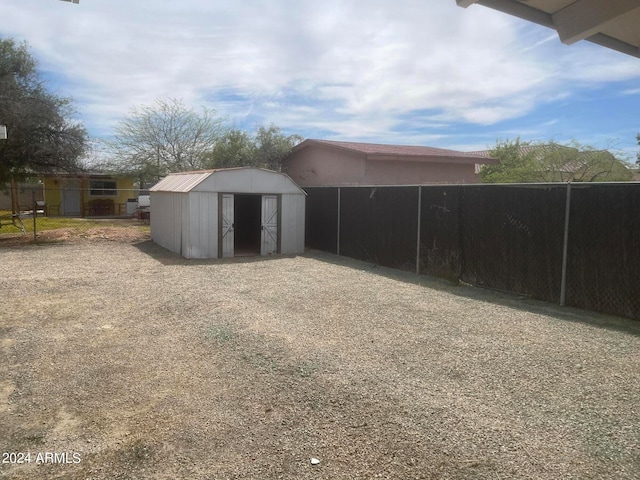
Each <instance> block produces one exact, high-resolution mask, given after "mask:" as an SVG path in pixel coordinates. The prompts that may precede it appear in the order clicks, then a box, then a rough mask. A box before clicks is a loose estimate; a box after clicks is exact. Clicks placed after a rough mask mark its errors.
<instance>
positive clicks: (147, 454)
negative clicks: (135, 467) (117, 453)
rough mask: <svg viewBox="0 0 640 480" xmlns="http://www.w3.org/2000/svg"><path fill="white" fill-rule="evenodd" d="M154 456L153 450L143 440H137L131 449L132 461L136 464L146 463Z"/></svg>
mask: <svg viewBox="0 0 640 480" xmlns="http://www.w3.org/2000/svg"><path fill="white" fill-rule="evenodd" d="M152 456H153V448H152V447H151V446H150V445H147V444H146V443H144V442H143V441H142V440H136V441H135V442H134V443H133V445H131V449H130V459H131V460H132V461H134V462H144V461H146V460H149V459H150V458H151V457H152Z"/></svg>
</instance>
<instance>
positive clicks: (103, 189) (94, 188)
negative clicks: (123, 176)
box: [89, 180, 118, 197]
mask: <svg viewBox="0 0 640 480" xmlns="http://www.w3.org/2000/svg"><path fill="white" fill-rule="evenodd" d="M89 193H90V194H91V195H93V196H112V197H115V196H116V195H117V194H118V192H117V184H116V182H115V180H90V181H89Z"/></svg>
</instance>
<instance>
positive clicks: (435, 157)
mask: <svg viewBox="0 0 640 480" xmlns="http://www.w3.org/2000/svg"><path fill="white" fill-rule="evenodd" d="M310 146H318V147H324V148H330V149H336V150H342V151H348V152H354V153H357V154H360V155H363V156H364V157H365V158H366V159H367V160H382V161H398V160H402V161H417V162H440V161H441V160H442V159H443V158H444V159H447V160H449V161H450V162H451V163H491V164H495V163H498V160H496V159H494V158H491V157H489V156H488V155H486V156H481V155H474V154H472V153H467V152H460V151H457V150H448V149H445V148H435V147H423V146H419V145H391V144H379V143H361V142H339V141H333V140H318V139H307V140H304V141H303V142H301V143H299V144H298V145H296V146H295V147H293V149H292V153H295V152H298V151H300V150H302V149H304V148H307V147H310Z"/></svg>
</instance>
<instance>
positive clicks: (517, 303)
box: [304, 250, 640, 336]
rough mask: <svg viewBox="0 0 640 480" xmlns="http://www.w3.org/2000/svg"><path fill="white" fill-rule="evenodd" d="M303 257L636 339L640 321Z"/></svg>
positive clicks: (325, 257) (323, 255)
mask: <svg viewBox="0 0 640 480" xmlns="http://www.w3.org/2000/svg"><path fill="white" fill-rule="evenodd" d="M304 257H306V258H312V259H314V260H318V261H321V262H326V263H332V264H334V265H339V266H343V267H348V268H357V269H358V270H363V271H367V272H371V273H374V274H377V275H382V276H384V277H386V278H390V279H393V280H397V281H400V282H404V283H411V284H414V285H421V286H423V287H426V288H430V289H434V290H439V291H442V292H447V293H450V294H452V295H456V296H459V297H464V298H469V299H473V300H478V301H481V302H489V303H493V304H496V305H501V306H504V307H510V308H515V309H518V310H523V311H526V312H529V313H534V314H538V315H546V316H550V317H553V318H557V319H561V320H567V321H570V322H578V323H583V324H586V325H593V326H595V327H600V328H605V329H608V330H615V331H619V332H624V333H629V334H632V335H636V336H640V322H639V321H637V320H631V319H627V318H623V317H616V316H613V315H606V314H603V313H598V312H592V311H589V310H581V309H578V308H573V307H561V306H559V305H554V304H552V303H548V302H544V301H542V300H536V299H534V298H531V297H526V296H523V295H518V294H514V293H508V292H501V291H498V290H491V289H487V288H482V287H474V286H471V285H465V284H460V283H453V282H450V281H447V280H443V279H441V278H437V277H431V276H428V275H416V274H415V273H410V272H405V271H402V270H395V269H393V268H389V267H381V266H380V265H375V264H372V263H369V262H363V261H361V260H355V259H352V258H348V257H340V256H337V255H335V254H332V253H327V252H322V251H319V250H307V252H306V253H305V255H304Z"/></svg>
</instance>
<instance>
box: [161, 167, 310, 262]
mask: <svg viewBox="0 0 640 480" xmlns="http://www.w3.org/2000/svg"><path fill="white" fill-rule="evenodd" d="M149 191H150V195H151V238H152V239H153V241H154V242H155V243H157V244H158V245H160V246H162V247H164V248H166V249H168V250H170V251H172V252H175V253H179V254H180V255H182V256H183V257H185V258H221V257H233V256H241V255H269V254H272V253H288V254H291V253H303V252H304V226H305V225H304V221H305V220H304V215H305V197H306V194H305V192H304V191H303V190H302V189H301V188H300V187H298V185H296V184H295V183H294V182H293V180H291V179H290V178H289V177H288V176H287V175H285V174H283V173H279V172H274V171H271V170H265V169H262V168H254V167H246V168H227V169H220V170H202V171H197V172H183V173H172V174H171V175H168V176H167V177H165V178H163V179H162V180H160V182H158V183H157V184H156V185H154V186H153V187H151V189H150V190H149Z"/></svg>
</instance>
